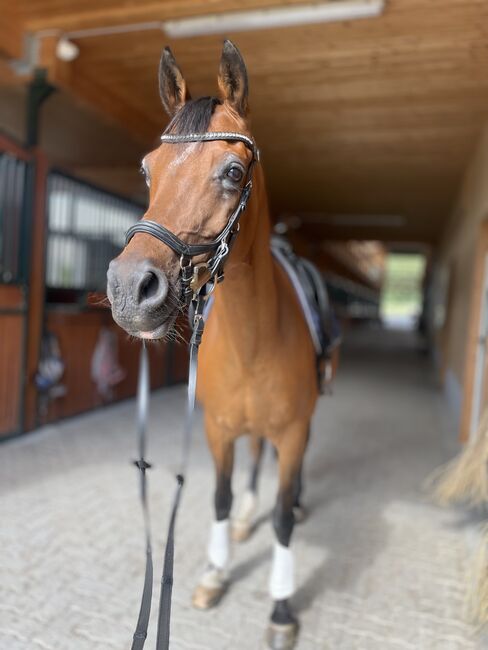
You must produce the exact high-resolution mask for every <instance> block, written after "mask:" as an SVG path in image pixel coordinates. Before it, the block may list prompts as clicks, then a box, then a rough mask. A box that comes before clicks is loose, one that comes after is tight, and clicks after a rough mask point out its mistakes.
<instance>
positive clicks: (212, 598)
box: [192, 424, 234, 609]
mask: <svg viewBox="0 0 488 650" xmlns="http://www.w3.org/2000/svg"><path fill="white" fill-rule="evenodd" d="M207 436H208V440H209V445H210V449H211V452H212V455H213V458H214V463H215V469H216V474H217V485H216V490H215V515H216V516H215V520H214V521H213V522H212V526H211V529H210V536H209V541H208V546H207V566H206V568H205V570H204V572H203V574H202V575H201V577H200V580H199V583H198V585H197V587H196V588H195V590H194V592H193V596H192V604H193V606H194V607H196V608H197V609H209V608H210V607H213V606H215V605H217V604H218V603H219V601H220V599H221V598H222V596H223V595H224V593H225V591H226V590H227V587H228V579H229V576H228V564H229V560H230V520H229V515H230V510H231V507H232V489H231V478H232V469H233V465H234V441H228V442H227V441H225V442H224V441H222V439H219V437H218V436H219V433H218V432H215V431H213V427H211V428H209V426H208V424H207Z"/></svg>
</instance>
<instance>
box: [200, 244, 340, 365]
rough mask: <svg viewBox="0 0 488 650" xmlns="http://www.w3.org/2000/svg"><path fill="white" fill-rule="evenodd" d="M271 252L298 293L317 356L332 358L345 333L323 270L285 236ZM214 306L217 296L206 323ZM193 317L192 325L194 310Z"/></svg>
mask: <svg viewBox="0 0 488 650" xmlns="http://www.w3.org/2000/svg"><path fill="white" fill-rule="evenodd" d="M271 252H272V254H273V257H274V258H275V260H276V261H277V262H278V264H279V265H280V266H281V268H282V269H283V270H284V271H285V273H286V275H287V276H288V278H289V279H290V282H291V284H292V286H293V288H294V290H295V293H296V295H297V298H298V301H299V303H300V306H301V308H302V312H303V315H304V318H305V321H306V323H307V325H308V329H309V331H310V336H311V337H312V341H313V344H314V348H315V352H316V355H317V357H319V358H324V357H329V356H330V354H331V352H332V350H333V349H334V348H335V347H336V346H337V345H339V344H340V342H341V332H340V327H339V324H338V322H337V320H336V318H335V315H334V312H333V309H332V307H331V305H330V302H329V297H328V294H327V288H326V286H325V282H324V280H323V279H322V276H321V274H320V271H319V270H318V269H317V268H316V267H315V266H314V265H313V264H312V263H311V262H310V261H309V260H306V259H305V258H303V257H298V256H297V255H295V253H294V252H293V250H292V248H291V245H290V244H289V242H287V241H286V239H283V238H282V237H276V236H274V237H273V238H272V239H271ZM212 305H213V296H210V298H209V300H208V301H207V303H206V305H205V309H204V313H203V317H204V319H205V320H207V318H208V316H209V314H210V311H211V309H212ZM189 318H190V323H191V322H192V318H193V316H192V313H191V309H190V312H189Z"/></svg>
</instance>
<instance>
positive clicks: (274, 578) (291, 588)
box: [269, 542, 295, 600]
mask: <svg viewBox="0 0 488 650" xmlns="http://www.w3.org/2000/svg"><path fill="white" fill-rule="evenodd" d="M293 574H294V566H293V554H292V552H291V550H290V549H289V548H287V547H286V546H282V545H281V544H279V543H278V542H276V543H275V545H274V549H273V566H272V568H271V576H270V579H269V593H270V596H271V598H272V599H273V600H286V599H287V598H290V596H292V595H293V594H294V592H295V580H294V575H293Z"/></svg>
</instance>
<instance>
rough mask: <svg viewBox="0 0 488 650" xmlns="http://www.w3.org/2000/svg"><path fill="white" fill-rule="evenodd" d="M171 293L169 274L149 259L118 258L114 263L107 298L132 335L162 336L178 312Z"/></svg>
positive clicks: (117, 320)
mask: <svg viewBox="0 0 488 650" xmlns="http://www.w3.org/2000/svg"><path fill="white" fill-rule="evenodd" d="M171 293H172V292H171V291H170V287H169V283H168V279H167V277H166V275H165V274H164V273H163V271H162V270H161V269H159V268H157V267H156V266H154V265H153V264H151V263H150V262H149V261H148V260H141V261H136V260H128V259H124V260H122V259H120V258H117V259H115V260H112V262H110V266H109V268H108V271H107V297H108V299H109V301H110V304H111V306H112V315H113V318H114V320H115V321H116V323H117V324H118V325H120V327H122V328H123V329H124V330H125V331H126V332H127V333H128V334H131V335H132V336H137V337H139V338H146V339H157V338H162V337H163V336H164V335H165V334H166V333H167V331H168V329H169V328H170V327H171V325H172V324H173V322H174V320H175V317H176V313H177V306H176V305H175V304H174V301H172V300H170V294H171ZM172 302H173V305H171V304H170V303H172Z"/></svg>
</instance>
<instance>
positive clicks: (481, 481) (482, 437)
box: [427, 408, 488, 627]
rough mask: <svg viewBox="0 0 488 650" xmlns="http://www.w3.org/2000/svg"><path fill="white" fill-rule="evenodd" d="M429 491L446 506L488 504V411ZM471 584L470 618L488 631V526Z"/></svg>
mask: <svg viewBox="0 0 488 650" xmlns="http://www.w3.org/2000/svg"><path fill="white" fill-rule="evenodd" d="M427 488H428V490H429V491H430V493H431V495H432V497H433V499H434V500H435V501H436V502H437V503H438V504H439V505H442V506H447V505H451V504H455V503H463V504H465V505H467V506H471V507H473V506H477V507H480V506H486V504H488V408H486V409H485V410H484V412H483V415H482V417H481V420H480V423H479V426H478V429H477V431H476V434H475V435H474V437H473V440H472V441H470V442H469V443H468V444H467V445H466V447H465V448H464V449H463V451H462V452H461V453H460V454H459V455H458V456H457V457H456V458H454V459H453V460H451V461H450V462H449V463H447V464H446V465H443V466H442V467H440V468H439V469H437V470H436V471H435V472H434V473H433V474H432V475H431V476H430V478H429V479H428V481H427ZM469 583H470V585H469V593H468V596H467V602H466V605H467V608H466V610H467V611H466V613H467V617H468V618H469V620H470V621H472V622H473V623H475V624H477V625H480V626H481V627H485V626H486V625H487V624H488V525H486V526H485V527H484V528H483V529H482V531H481V541H480V544H479V549H478V551H477V552H476V553H475V557H474V560H473V562H472V566H471V570H470V580H469Z"/></svg>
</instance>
